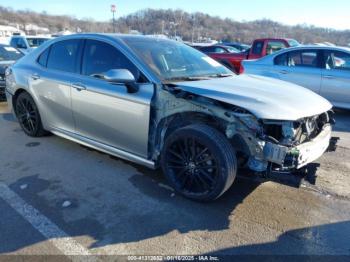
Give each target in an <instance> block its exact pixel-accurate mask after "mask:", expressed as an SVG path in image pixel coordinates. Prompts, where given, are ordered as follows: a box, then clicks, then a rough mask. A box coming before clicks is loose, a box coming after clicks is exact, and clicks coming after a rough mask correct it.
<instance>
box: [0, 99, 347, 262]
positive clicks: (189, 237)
mask: <svg viewBox="0 0 350 262" xmlns="http://www.w3.org/2000/svg"><path fill="white" fill-rule="evenodd" d="M336 119H337V124H336V126H335V132H334V134H333V135H334V136H337V137H339V138H340V140H339V141H338V148H337V150H336V151H335V152H327V153H326V154H325V155H324V156H323V157H322V158H321V159H319V160H317V161H316V162H315V163H313V164H311V165H310V166H309V169H308V172H307V173H306V174H303V175H285V174H281V175H274V176H272V177H269V178H262V177H259V176H256V175H254V174H250V173H247V172H244V171H242V172H240V174H239V176H238V178H237V179H236V181H235V183H234V185H233V186H232V188H231V189H230V190H229V191H228V192H227V193H226V194H225V195H224V196H223V197H222V198H221V199H219V200H217V201H215V202H212V203H206V204H204V203H196V202H193V201H190V200H187V199H185V198H182V197H181V196H178V195H177V194H175V193H174V192H173V191H172V190H171V188H169V187H168V186H167V184H166V182H165V180H164V178H163V176H162V174H161V172H160V171H153V170H149V169H147V168H144V167H141V166H138V165H135V164H132V163H130V162H127V161H123V160H120V159H117V158H115V157H111V156H109V155H106V154H103V153H99V152H97V151H94V150H91V149H88V148H86V147H83V146H80V145H78V144H76V143H73V142H70V141H68V140H65V139H63V138H59V137H57V136H47V137H44V138H31V137H28V136H26V135H25V134H24V133H23V132H22V130H21V129H20V127H19V125H18V123H17V122H16V121H15V120H14V118H13V117H12V115H11V114H10V113H9V112H8V111H7V108H6V104H5V103H0V211H1V212H0V232H1V234H0V254H1V255H8V254H11V255H14V254H15V255H18V254H27V255H28V254H30V255H33V254H34V255H35V254H36V255H61V256H68V257H69V256H70V255H135V254H137V255H200V254H212V255H225V254H235V255H237V254H239V255H244V254H250V255H251V254H265V255H276V254H277V255H286V254H287V255H300V254H301V255H348V256H349V255H350V245H349V240H350V162H349V159H350V111H337V112H336ZM63 258H64V257H63ZM70 258H71V257H70Z"/></svg>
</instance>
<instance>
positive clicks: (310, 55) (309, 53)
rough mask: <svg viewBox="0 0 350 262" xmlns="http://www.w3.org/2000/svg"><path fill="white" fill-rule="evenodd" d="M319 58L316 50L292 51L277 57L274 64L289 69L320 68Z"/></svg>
mask: <svg viewBox="0 0 350 262" xmlns="http://www.w3.org/2000/svg"><path fill="white" fill-rule="evenodd" d="M318 57H319V56H318V52H317V51H316V50H305V51H292V52H287V53H284V54H281V55H279V56H277V57H276V58H275V60H274V63H275V65H280V66H289V67H319V62H318V61H319V58H318Z"/></svg>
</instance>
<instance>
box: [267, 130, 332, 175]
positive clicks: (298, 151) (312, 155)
mask: <svg viewBox="0 0 350 262" xmlns="http://www.w3.org/2000/svg"><path fill="white" fill-rule="evenodd" d="M331 133H332V127H331V125H326V126H325V127H324V128H323V130H322V131H321V132H320V134H319V135H318V136H317V137H315V138H314V139H312V140H311V141H309V142H306V143H304V144H301V145H298V146H296V147H291V148H288V147H285V146H280V145H276V144H273V143H270V142H268V143H266V144H265V146H264V151H263V152H264V158H265V159H266V160H267V161H269V162H271V163H274V164H278V165H280V166H281V167H282V168H283V169H284V170H291V169H299V168H302V167H304V166H306V165H307V164H309V163H311V162H313V161H315V160H316V159H318V158H319V157H321V156H322V155H323V153H324V152H326V150H327V148H328V147H329V144H330V140H331Z"/></svg>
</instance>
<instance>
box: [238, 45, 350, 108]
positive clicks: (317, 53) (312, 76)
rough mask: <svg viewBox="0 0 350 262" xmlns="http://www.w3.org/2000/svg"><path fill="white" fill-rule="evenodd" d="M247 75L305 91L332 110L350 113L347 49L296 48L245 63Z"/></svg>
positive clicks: (349, 49) (349, 68)
mask: <svg viewBox="0 0 350 262" xmlns="http://www.w3.org/2000/svg"><path fill="white" fill-rule="evenodd" d="M243 67H244V72H245V73H247V74H254V75H261V76H267V77H273V78H277V79H280V80H284V81H288V82H291V83H294V84H298V85H300V86H303V87H306V88H308V89H310V90H312V91H314V92H315V93H317V94H319V95H321V96H323V97H325V98H326V99H328V100H329V101H330V102H331V103H332V104H333V105H334V106H335V107H339V108H345V109H350V48H346V47H321V46H299V47H294V48H288V49H284V50H282V51H279V52H277V53H275V54H273V55H270V56H267V57H264V58H262V59H259V60H254V61H253V60H252V61H244V62H243Z"/></svg>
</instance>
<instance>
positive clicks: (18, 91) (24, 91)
mask: <svg viewBox="0 0 350 262" xmlns="http://www.w3.org/2000/svg"><path fill="white" fill-rule="evenodd" d="M22 93H28V94H29V95H31V94H30V93H29V92H28V91H27V90H26V89H24V88H18V89H17V90H16V91H15V93H14V94H13V96H12V105H13V112H14V113H15V114H16V113H17V112H16V102H17V98H18V96H19V95H20V94H22ZM31 96H32V95H31Z"/></svg>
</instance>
